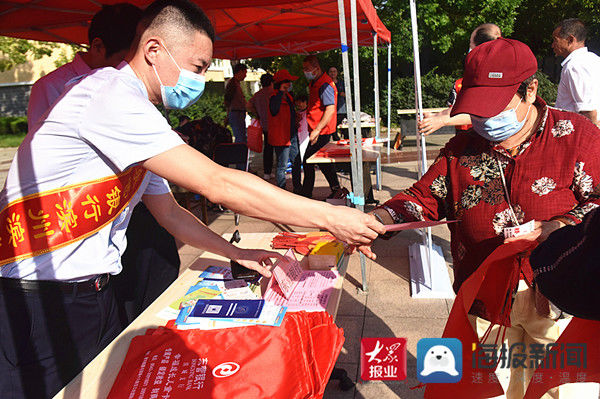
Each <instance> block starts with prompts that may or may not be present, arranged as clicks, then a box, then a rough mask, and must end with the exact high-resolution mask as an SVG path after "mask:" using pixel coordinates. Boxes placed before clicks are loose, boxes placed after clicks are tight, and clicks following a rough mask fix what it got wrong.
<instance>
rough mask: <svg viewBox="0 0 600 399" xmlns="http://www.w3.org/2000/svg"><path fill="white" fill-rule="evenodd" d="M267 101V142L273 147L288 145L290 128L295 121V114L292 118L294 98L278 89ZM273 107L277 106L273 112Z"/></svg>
mask: <svg viewBox="0 0 600 399" xmlns="http://www.w3.org/2000/svg"><path fill="white" fill-rule="evenodd" d="M269 103H270V104H269V108H270V110H269V111H270V112H269V144H270V145H272V146H273V147H277V146H289V145H290V137H291V132H292V128H293V127H294V124H295V123H296V121H295V116H294V119H292V109H293V107H294V100H293V99H292V96H290V94H289V93H284V92H282V91H278V92H276V93H275V94H273V95H272V96H271V99H270V101H269ZM274 108H278V109H277V112H275V113H274V112H273V111H275V110H274ZM292 122H293V123H294V124H292Z"/></svg>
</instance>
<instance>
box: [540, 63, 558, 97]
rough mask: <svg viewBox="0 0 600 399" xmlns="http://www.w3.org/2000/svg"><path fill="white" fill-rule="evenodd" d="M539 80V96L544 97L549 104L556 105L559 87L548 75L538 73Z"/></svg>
mask: <svg viewBox="0 0 600 399" xmlns="http://www.w3.org/2000/svg"><path fill="white" fill-rule="evenodd" d="M536 77H537V79H538V82H539V83H538V93H537V94H538V96H540V97H542V98H543V99H544V101H546V102H547V103H548V104H554V103H555V102H556V92H557V90H558V85H557V84H556V83H553V82H552V81H551V80H550V78H549V77H548V75H546V74H545V73H544V72H542V71H538V72H537V74H536Z"/></svg>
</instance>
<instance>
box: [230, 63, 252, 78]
mask: <svg viewBox="0 0 600 399" xmlns="http://www.w3.org/2000/svg"><path fill="white" fill-rule="evenodd" d="M247 69H248V67H247V66H246V65H245V64H242V63H239V64H235V65H234V66H233V74H234V75H235V74H236V73H238V72H239V71H245V70H247Z"/></svg>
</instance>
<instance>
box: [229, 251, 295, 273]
mask: <svg viewBox="0 0 600 399" xmlns="http://www.w3.org/2000/svg"><path fill="white" fill-rule="evenodd" d="M271 258H276V259H285V256H283V255H281V254H280V253H277V252H273V251H263V250H260V249H242V248H238V253H237V254H236V255H235V256H234V257H233V258H232V260H234V261H236V262H237V263H239V264H240V265H242V266H244V267H247V268H248V269H252V270H256V271H257V272H259V273H260V274H262V275H263V276H265V277H271V271H270V270H271V267H273V262H272V261H271Z"/></svg>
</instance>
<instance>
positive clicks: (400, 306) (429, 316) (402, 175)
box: [0, 134, 452, 399]
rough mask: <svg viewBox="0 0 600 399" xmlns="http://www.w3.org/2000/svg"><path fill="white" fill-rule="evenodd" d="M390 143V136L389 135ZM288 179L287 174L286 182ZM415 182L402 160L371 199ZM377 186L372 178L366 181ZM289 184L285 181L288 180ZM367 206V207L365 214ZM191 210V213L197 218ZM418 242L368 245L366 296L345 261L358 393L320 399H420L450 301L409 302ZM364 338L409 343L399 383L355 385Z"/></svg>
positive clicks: (215, 225) (229, 224)
mask: <svg viewBox="0 0 600 399" xmlns="http://www.w3.org/2000/svg"><path fill="white" fill-rule="evenodd" d="M392 137H393V136H392ZM450 137H451V135H447V134H438V135H433V136H430V137H429V138H428V148H429V149H434V148H440V147H441V146H442V145H443V144H444V143H445V142H446V141H447V140H448V139H449V138H450ZM414 142H415V140H414V137H408V139H407V140H406V141H405V147H404V151H407V152H410V151H414V150H415V148H414ZM15 150H16V149H11V148H8V149H0V179H1V181H4V179H5V177H6V173H7V171H8V167H9V166H10V162H11V160H12V158H13V156H14V153H15ZM261 162H262V158H261V156H260V154H257V156H255V157H254V158H253V159H252V165H251V168H252V169H253V170H255V171H257V172H260V175H261V176H262V163H261ZM288 177H289V176H288ZM416 177H417V169H416V162H404V163H399V164H394V165H384V166H383V180H382V182H383V184H382V190H381V191H375V198H376V199H378V200H380V201H381V202H383V201H385V200H387V199H389V198H391V196H393V195H394V194H395V193H397V192H398V191H400V190H401V189H404V188H407V187H409V186H410V185H411V184H412V183H413V182H414V181H415V179H416ZM340 180H341V182H342V185H344V186H346V187H348V188H350V180H349V178H348V176H345V175H342V174H340ZM372 181H373V182H374V181H375V176H372ZM288 185H290V186H291V182H290V181H289V180H288ZM328 194H329V188H328V187H327V183H326V181H325V179H324V177H323V175H322V174H321V173H320V172H317V180H316V184H315V190H314V197H315V198H316V199H323V198H325V197H326V196H327V195H328ZM369 209H370V208H369V207H367V210H369ZM197 211H198V210H197V209H194V212H197ZM209 226H210V227H211V229H213V230H214V231H215V232H216V233H218V234H224V233H232V232H233V231H234V230H235V226H234V220H233V214H231V213H213V212H209ZM239 230H240V233H241V234H242V238H243V234H244V233H245V232H275V231H282V230H289V231H302V230H303V229H298V228H295V227H293V226H282V225H277V224H273V223H269V222H264V221H260V220H257V219H252V218H248V217H244V216H242V217H241V221H240V226H239ZM433 232H434V242H435V243H437V244H438V245H440V246H441V247H442V248H443V250H444V254H445V258H446V260H447V262H448V261H450V260H451V258H450V254H449V251H450V249H449V240H450V234H449V231H448V229H447V228H446V227H443V226H438V227H436V228H434V229H433ZM418 240H419V237H418V235H417V234H416V233H415V232H412V231H409V232H402V233H400V234H398V235H397V236H395V237H394V238H392V239H391V240H389V241H383V240H378V241H376V242H375V244H374V247H373V249H374V252H375V253H376V254H377V260H376V261H370V260H367V281H368V291H367V292H366V293H363V292H362V291H361V290H360V286H361V281H362V277H361V270H360V263H359V257H358V256H357V255H353V256H352V257H351V258H350V262H349V265H348V271H347V275H346V279H345V281H344V285H343V294H342V297H341V300H340V306H339V310H338V314H337V320H336V323H337V324H338V326H340V327H342V328H343V329H344V334H345V343H344V347H343V349H342V352H341V354H340V356H339V358H338V362H337V365H336V367H341V368H343V369H345V370H346V371H347V372H348V375H349V376H350V377H351V378H352V380H353V381H355V382H357V383H356V387H355V388H354V389H351V390H350V391H346V392H343V391H341V390H340V389H339V388H338V386H337V382H332V383H330V384H329V385H328V386H327V390H326V392H325V398H331V399H334V398H335V399H337V398H344V399H346V398H348V399H349V398H355V399H359V398H365V399H370V398H373V399H386V398H407V399H408V398H411V399H412V398H422V397H423V391H422V390H421V389H411V388H412V387H415V386H416V385H418V381H417V380H416V345H417V341H418V340H419V339H420V338H425V337H439V336H441V333H442V331H443V328H444V325H445V323H446V319H447V317H448V314H449V311H450V308H451V306H452V301H451V300H443V299H442V300H426V299H412V298H411V297H410V283H409V282H410V278H409V264H408V245H409V244H410V243H412V242H417V241H418ZM202 252H203V251H201V250H198V249H196V248H192V247H190V246H188V245H180V249H179V254H180V257H181V265H182V266H181V267H182V270H184V269H185V268H187V267H188V266H189V265H191V264H192V263H193V262H194V260H195V259H196V258H197V257H198V256H200V255H201V253H202ZM362 337H405V338H407V339H408V341H407V342H408V353H407V355H408V356H407V358H408V378H407V379H406V380H405V381H400V382H361V381H360V378H359V376H360V358H359V357H360V339H361V338H362Z"/></svg>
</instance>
